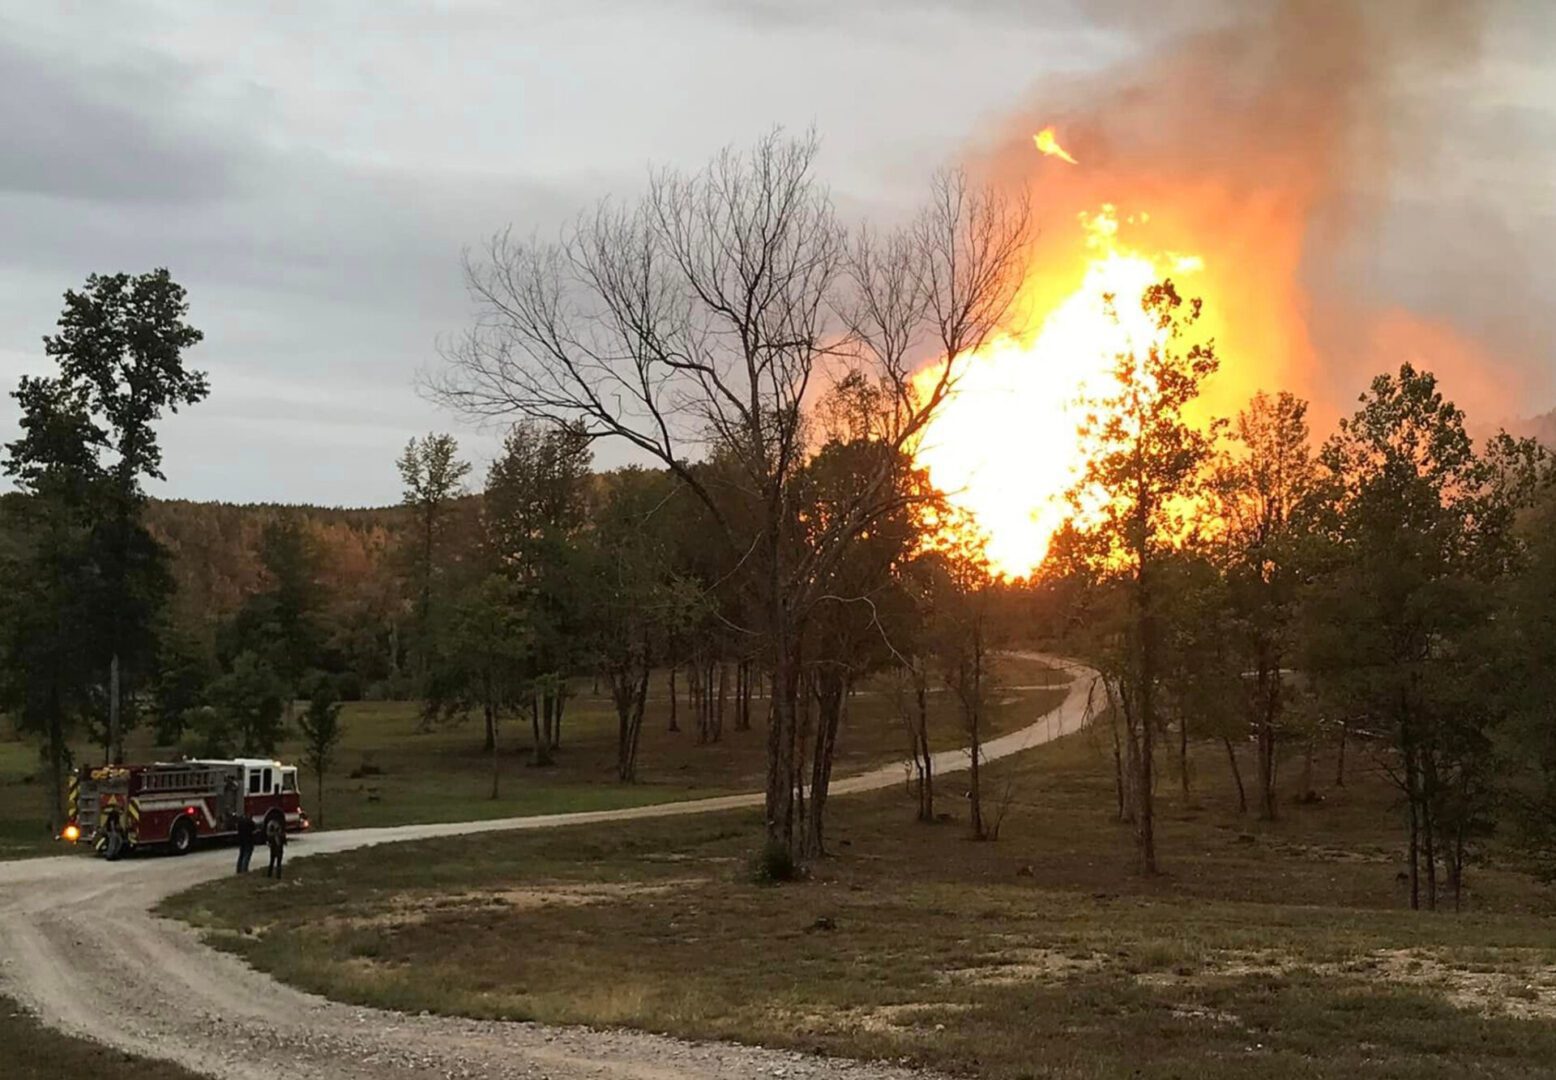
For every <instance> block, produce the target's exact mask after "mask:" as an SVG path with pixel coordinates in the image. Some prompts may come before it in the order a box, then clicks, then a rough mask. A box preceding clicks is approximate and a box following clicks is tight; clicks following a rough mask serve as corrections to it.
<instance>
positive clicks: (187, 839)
mask: <svg viewBox="0 0 1556 1080" xmlns="http://www.w3.org/2000/svg"><path fill="white" fill-rule="evenodd" d="M194 841H195V830H194V826H193V825H191V824H190V823H189V822H187V821H184V820H179V821H175V822H173V831H172V832H170V833H169V834H168V838H167V842H168V846H169V847H170V848H172V849H173V854H174V855H187V854H189V849H190V848H192V847H194Z"/></svg>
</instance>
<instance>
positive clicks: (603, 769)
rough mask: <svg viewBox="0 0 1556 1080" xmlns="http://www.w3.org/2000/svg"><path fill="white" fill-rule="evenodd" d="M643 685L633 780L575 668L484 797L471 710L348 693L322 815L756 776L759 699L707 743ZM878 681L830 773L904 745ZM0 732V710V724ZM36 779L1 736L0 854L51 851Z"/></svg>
mask: <svg viewBox="0 0 1556 1080" xmlns="http://www.w3.org/2000/svg"><path fill="white" fill-rule="evenodd" d="M998 664H999V668H998V673H999V679H1000V680H1001V681H1002V682H1004V683H1005V684H1006V685H1007V686H1010V687H1021V686H1027V687H1030V686H1038V685H1045V684H1047V683H1048V682H1050V681H1052V680H1054V679H1056V678H1057V677H1058V676H1057V675H1056V673H1054V672H1052V671H1050V670H1049V669H1048V668H1047V667H1046V666H1044V665H1042V664H1039V663H1036V662H1033V661H1030V660H1024V659H1021V658H1017V657H1001V658H1000V659H999V661H998ZM654 688H655V690H657V691H658V694H657V695H656V696H653V697H651V700H650V704H649V711H648V718H647V720H646V721H645V728H644V732H643V743H642V747H641V751H640V754H641V758H640V766H639V782H638V783H636V784H630V785H626V784H622V783H620V782H619V781H617V779H616V774H615V762H616V715H615V711H614V710H613V709H612V707H611V705H610V703H609V700H608V699H607V698H605V697H603V696H601V695H598V694H595V693H592V692H591V690H592V687H591V685H590V684H589V682H588V681H587V680H579V681H578V682H577V683H576V684H575V686H574V691H575V695H576V696H575V697H574V698H573V699H572V700H571V701H570V702H569V705H568V709H567V713H566V718H565V720H564V728H563V735H562V743H563V745H562V749H561V751H560V753H559V754H558V755H557V762H556V764H555V765H554V766H552V767H548V768H543V769H537V768H531V767H530V766H529V764H528V762H529V759H530V756H531V750H532V744H531V736H530V727H529V725H528V724H526V723H520V722H518V721H517V720H513V721H508V722H507V723H506V724H505V726H504V728H503V729H502V731H501V732H500V734H499V761H498V767H499V770H500V778H499V784H498V791H499V797H498V798H496V799H493V798H491V797H490V796H491V787H492V759H491V758H490V756H488V755H487V754H485V753H484V752H483V751H482V747H481V730H480V726H479V723H478V722H477V721H474V720H472V721H469V722H466V723H463V724H458V725H454V726H452V727H442V728H438V729H436V730H433V731H430V732H428V731H422V730H420V722H419V715H418V711H417V707H416V705H415V704H414V703H411V702H356V703H351V704H348V705H347V706H346V707H345V709H344V711H343V713H342V716H343V719H344V723H345V735H344V737H343V740H342V743H341V747H340V750H339V752H338V753H337V756H336V762H337V763H336V766H335V768H334V770H333V771H332V772H331V773H330V774H329V775H328V776H327V778H326V782H325V789H324V806H323V810H324V815H323V824H324V825H325V826H327V827H329V828H354V827H358V826H363V825H398V824H405V823H410V822H433V821H467V820H473V819H477V818H491V817H511V816H517V815H521V814H541V813H561V812H564V811H572V810H601V809H608V808H611V807H619V806H635V805H641V804H644V803H653V802H664V801H667V800H672V799H683V798H688V797H695V796H701V795H718V794H725V793H729V792H734V791H749V790H755V789H759V788H760V787H761V786H762V783H763V779H764V775H765V774H764V753H765V749H766V748H765V742H764V738H763V734H762V719H761V717H762V715H763V714H764V710H765V709H766V702H765V701H757V702H754V703H753V711H754V712H756V713H757V716H756V717H755V718H754V725H755V728H756V729H755V730H753V731H744V732H742V731H736V730H735V729H734V724H733V721H732V719H726V721H725V725H724V735H723V738H722V739H721V740H720V741H719V742H717V743H710V744H708V745H698V743H697V736H696V733H695V732H694V731H693V730H691V727H690V724H689V723H688V720H687V717H686V704H685V701H684V699H683V701H682V703H681V727H682V730H681V731H680V732H678V733H671V732H669V731H667V730H666V727H667V719H668V715H669V704H668V696H667V694H666V693H665V680H664V677H663V674H662V673H661V674H660V675H659V676H658V677H657V678H656V680H655V683H654ZM881 690H882V688H881V687H880V686H878V685H872V686H866V687H864V688H863V692H861V693H859V694H858V695H856V697H855V698H854V700H853V701H852V702H851V704H850V709H849V723H848V727H847V730H846V731H845V732H844V733H843V736H842V740H841V743H840V746H839V750H838V761H837V772H838V775H846V774H847V773H849V772H857V771H860V770H861V769H863V768H865V767H867V766H870V765H877V764H880V763H882V762H884V761H890V760H892V759H894V758H898V757H903V758H905V757H906V756H907V754H908V749H907V745H908V744H907V739H906V736H905V734H904V731H903V728H902V725H901V724H900V722H899V721H898V720H897V718H896V715H895V711H894V709H895V707H894V704H893V701H892V699H891V697H890V696H889V695H888V694H885V693H883V692H881ZM1032 693H1033V692H1032V691H1019V690H1012V691H1010V692H1009V696H1012V697H1018V698H1020V699H1021V700H1022V701H1023V702H1026V701H1028V699H1029V698H1030V696H1031V694H1032ZM1029 715H1031V710H1030V709H1029V708H1026V707H1024V706H1023V707H1022V708H1010V709H997V710H995V711H994V713H993V715H992V716H991V717H990V721H989V726H990V734H997V733H998V732H1000V731H1003V730H1007V729H1008V726H1010V725H1013V724H1017V723H1019V722H1024V720H1025V719H1026V718H1027V717H1028V716H1029ZM931 720H932V725H933V731H932V735H933V738H934V741H935V743H936V748H937V749H950V748H954V747H955V746H958V745H960V744H961V742H962V733H961V728H960V725H959V723H958V721H957V718H956V714H955V712H954V709H953V707H952V703H951V701H950V699H949V697H948V695H945V694H936V695H934V696H933V698H932V715H931ZM4 730H5V725H4V723H3V721H0V732H3V731H4ZM299 749H300V748H299V746H298V745H297V744H296V743H295V742H291V741H289V742H286V743H284V744H283V745H282V746H281V747H280V749H279V751H278V753H279V756H280V757H281V758H282V760H286V761H296V760H297V759H298V756H299ZM127 751H128V754H127V756H129V757H130V758H131V759H132V760H146V759H148V758H156V757H164V758H165V757H167V756H169V755H170V754H171V751H168V750H166V749H160V750H159V749H158V748H156V747H153V746H152V745H151V744H150V741H149V738H148V733H147V732H144V731H139V732H135V733H134V735H133V736H132V738H131V740H130V741H129V746H128V747H127ZM99 753H100V751H96V750H94V749H92V748H88V747H85V746H83V747H80V748H78V754H80V755H81V757H82V760H96V759H97V755H98V754H99ZM353 774H356V775H353ZM44 783H45V782H44V778H43V776H42V774H41V772H40V770H39V765H38V755H37V750H36V747H35V746H34V745H33V744H30V743H25V742H22V741H20V740H17V739H15V738H11V739H9V740H6V739H3V738H0V858H7V857H10V858H15V857H18V856H22V855H36V854H50V853H55V852H57V851H58V850H59V845H58V844H57V843H55V842H53V840H52V839H51V838H50V837H49V836H48V834H47V830H46V829H45V827H44V820H45V819H44V815H43V812H42V807H43V806H44V803H45V800H46V791H45V787H44ZM302 795H303V805H304V807H305V808H306V809H307V810H308V811H309V812H310V813H311V814H313V815H314V816H315V818H317V817H318V810H319V808H318V806H317V805H316V803H317V799H316V797H315V788H314V780H313V777H311V776H304V777H303V779H302Z"/></svg>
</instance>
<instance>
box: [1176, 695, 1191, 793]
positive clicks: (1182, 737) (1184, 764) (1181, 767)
mask: <svg viewBox="0 0 1556 1080" xmlns="http://www.w3.org/2000/svg"><path fill="white" fill-rule="evenodd" d="M1178 778H1179V780H1180V782H1181V783H1182V785H1183V801H1184V802H1185V803H1187V802H1188V801H1189V718H1188V717H1187V716H1180V717H1178Z"/></svg>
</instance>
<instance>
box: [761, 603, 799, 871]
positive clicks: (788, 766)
mask: <svg viewBox="0 0 1556 1080" xmlns="http://www.w3.org/2000/svg"><path fill="white" fill-rule="evenodd" d="M798 689H799V664H798V662H797V660H796V658H795V656H794V655H793V652H792V643H791V641H790V638H789V632H788V628H787V627H783V628H781V629H780V630H779V631H778V633H776V634H775V635H774V642H773V672H772V720H771V722H770V723H769V724H768V726H767V792H766V797H765V800H764V811H765V817H766V838H767V843H768V844H769V845H771V846H773V847H775V848H782V849H783V850H785V851H787V852H790V853H791V854H792V853H793V852H794V737H795V728H796V726H797V720H798V718H797V717H796V715H795V711H796V710H795V706H796V696H797V692H798Z"/></svg>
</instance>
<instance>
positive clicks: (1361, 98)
mask: <svg viewBox="0 0 1556 1080" xmlns="http://www.w3.org/2000/svg"><path fill="white" fill-rule="evenodd" d="M1165 7H1172V8H1174V12H1173V18H1174V19H1175V20H1176V21H1175V23H1174V25H1173V27H1171V28H1170V29H1169V30H1168V31H1167V32H1166V33H1165V34H1162V33H1161V32H1160V31H1161V21H1160V15H1159V10H1160V9H1161V8H1165ZM1142 9H1144V11H1145V14H1142ZM1100 10H1101V12H1102V14H1101V15H1100V18H1102V19H1103V20H1104V22H1105V24H1108V25H1110V26H1116V28H1117V29H1118V30H1119V31H1120V37H1121V38H1125V37H1133V38H1138V37H1139V36H1140V35H1141V34H1149V33H1152V32H1156V33H1157V34H1158V37H1157V42H1156V44H1154V45H1153V46H1152V47H1151V49H1150V51H1149V53H1148V55H1146V56H1144V57H1140V56H1131V57H1130V58H1128V59H1127V60H1125V61H1123V62H1121V63H1119V64H1118V65H1117V66H1115V67H1113V68H1111V69H1109V70H1106V71H1103V72H1101V73H1093V74H1088V75H1086V76H1084V77H1072V78H1068V79H1061V80H1046V81H1044V82H1043V83H1041V84H1040V85H1039V86H1038V87H1037V88H1036V89H1035V90H1034V92H1033V93H1032V94H1031V96H1030V105H1029V106H1028V107H1026V108H1024V109H1023V110H1022V111H1021V112H1020V113H1019V114H1017V115H1015V116H1013V117H1012V118H1011V119H1010V122H1009V123H1008V124H1004V125H1002V127H1001V129H1000V132H999V134H998V135H997V136H996V137H995V138H994V139H993V140H992V141H991V142H990V144H989V145H988V147H987V151H988V152H987V155H986V157H985V159H984V161H983V164H984V166H985V167H986V168H987V169H988V170H989V171H991V172H992V173H994V174H995V175H996V176H998V177H999V178H1001V179H1003V180H1006V181H1013V182H1017V183H1023V184H1026V185H1028V186H1029V188H1030V189H1031V191H1032V193H1033V199H1034V201H1035V203H1036V207H1037V212H1038V215H1039V220H1040V221H1041V222H1042V224H1043V237H1042V239H1041V241H1040V245H1041V247H1040V250H1039V254H1038V266H1037V270H1038V272H1040V273H1041V272H1044V268H1045V267H1048V268H1050V270H1051V271H1052V272H1056V273H1063V272H1064V271H1063V269H1062V268H1064V267H1066V266H1068V265H1071V264H1073V263H1075V262H1077V261H1079V259H1080V257H1081V249H1080V245H1081V244H1082V242H1083V241H1082V237H1081V235H1080V231H1079V230H1078V229H1077V228H1076V227H1075V217H1076V215H1077V214H1079V213H1081V212H1083V211H1091V210H1095V209H1096V208H1097V207H1098V205H1099V204H1102V203H1111V204H1114V205H1116V206H1117V207H1118V213H1119V216H1120V218H1121V219H1127V218H1128V217H1129V216H1130V215H1134V216H1135V217H1136V221H1135V223H1134V224H1133V225H1129V226H1125V227H1126V228H1128V229H1131V230H1133V231H1132V232H1131V233H1130V235H1129V236H1128V237H1126V239H1128V240H1130V241H1132V242H1135V243H1137V244H1138V245H1139V246H1141V247H1142V248H1146V247H1148V248H1151V249H1154V250H1158V251H1183V252H1192V253H1194V254H1197V255H1199V256H1201V257H1203V259H1204V261H1205V265H1206V272H1205V276H1204V279H1203V280H1202V281H1199V282H1197V281H1192V280H1189V281H1185V282H1184V283H1183V284H1184V286H1185V291H1187V292H1189V293H1202V294H1203V295H1204V296H1205V299H1206V302H1207V305H1208V306H1213V307H1215V308H1218V309H1219V310H1218V311H1216V312H1214V313H1213V314H1214V316H1215V319H1214V327H1215V331H1216V333H1217V336H1218V338H1219V342H1220V345H1221V348H1222V352H1223V364H1224V368H1225V370H1226V376H1225V377H1223V378H1221V379H1219V380H1218V383H1219V385H1218V386H1217V387H1215V388H1213V391H1212V392H1213V393H1214V394H1215V395H1217V397H1218V399H1219V400H1215V401H1213V402H1212V405H1213V407H1215V408H1216V409H1217V410H1218V411H1223V412H1224V411H1227V410H1229V409H1235V408H1236V407H1237V406H1238V405H1239V404H1240V403H1241V400H1242V398H1244V397H1245V396H1246V394H1247V393H1248V392H1251V391H1252V390H1253V389H1257V388H1260V387H1265V388H1275V387H1289V388H1291V389H1294V390H1297V391H1298V392H1301V393H1304V394H1306V395H1308V396H1310V397H1312V398H1313V399H1314V401H1315V408H1316V411H1317V413H1318V419H1319V420H1320V422H1327V420H1328V419H1329V418H1332V417H1333V416H1334V415H1335V414H1336V413H1337V412H1338V411H1340V410H1342V409H1345V410H1347V411H1348V408H1349V402H1350V401H1351V399H1352V398H1353V397H1354V395H1355V393H1356V392H1357V391H1359V390H1360V389H1361V388H1362V386H1363V385H1364V384H1365V381H1366V380H1367V378H1368V377H1370V376H1371V375H1372V374H1373V373H1375V372H1377V371H1379V370H1383V369H1385V368H1389V367H1393V366H1395V365H1397V364H1398V363H1399V362H1400V361H1402V360H1406V359H1410V360H1414V361H1417V362H1420V363H1422V364H1424V365H1426V366H1428V367H1431V368H1432V369H1433V370H1436V371H1438V373H1439V374H1440V375H1441V376H1442V377H1443V379H1444V382H1445V385H1446V386H1447V389H1448V391H1449V392H1450V394H1451V395H1453V396H1455V397H1456V398H1457V399H1458V400H1460V401H1461V403H1462V404H1464V405H1465V406H1466V407H1467V408H1469V409H1470V410H1471V411H1472V416H1473V417H1476V418H1479V419H1480V420H1482V421H1483V422H1496V421H1501V420H1503V419H1506V418H1508V417H1510V416H1514V415H1517V414H1518V412H1519V410H1520V408H1521V407H1522V406H1521V404H1520V402H1519V400H1518V397H1517V395H1516V393H1515V391H1517V390H1518V387H1517V384H1516V380H1517V378H1519V377H1521V374H1520V373H1522V374H1525V375H1527V374H1528V373H1529V372H1530V371H1531V369H1532V365H1530V364H1528V362H1527V361H1528V348H1529V347H1530V346H1531V344H1533V343H1531V342H1529V341H1527V340H1525V341H1520V340H1518V338H1517V335H1516V334H1509V335H1507V336H1506V338H1505V340H1501V341H1489V340H1488V339H1487V334H1486V331H1485V328H1486V326H1487V325H1497V322H1496V320H1494V319H1490V318H1487V319H1483V320H1480V321H1479V325H1473V324H1474V323H1475V322H1476V320H1475V319H1470V320H1465V319H1462V318H1457V316H1458V315H1460V314H1462V312H1463V311H1464V310H1466V309H1469V308H1471V307H1473V305H1470V304H1460V305H1459V308H1460V310H1459V311H1458V312H1449V311H1445V310H1440V309H1438V308H1437V307H1436V306H1435V305H1436V302H1437V299H1436V298H1442V297H1448V298H1458V299H1459V300H1463V299H1465V294H1464V293H1463V290H1464V289H1474V288H1476V284H1475V282H1473V281H1471V280H1469V277H1470V273H1469V271H1468V270H1466V269H1465V268H1463V267H1460V266H1458V265H1456V263H1455V262H1454V260H1452V259H1449V258H1447V257H1446V255H1445V254H1444V252H1443V251H1442V250H1441V248H1440V247H1436V246H1434V238H1438V237H1440V238H1443V239H1442V243H1443V244H1444V245H1447V246H1450V247H1451V246H1452V245H1451V243H1450V242H1449V241H1448V240H1447V239H1446V238H1447V237H1449V236H1450V235H1451V234H1452V235H1456V233H1455V230H1454V228H1453V227H1454V226H1456V225H1460V224H1462V223H1460V222H1455V221H1454V220H1453V219H1452V214H1453V212H1454V210H1453V208H1452V207H1451V206H1449V207H1441V208H1440V212H1441V213H1442V214H1444V215H1447V216H1446V217H1442V218H1439V217H1437V213H1436V212H1434V213H1431V214H1421V213H1420V207H1421V206H1423V205H1424V206H1432V205H1433V197H1434V196H1433V192H1432V179H1431V177H1432V173H1431V168H1432V163H1433V162H1434V161H1436V160H1437V159H1438V158H1439V156H1440V155H1441V154H1442V152H1443V150H1444V146H1443V140H1444V139H1446V138H1448V137H1449V135H1448V134H1447V132H1446V131H1445V129H1444V126H1443V124H1442V122H1441V117H1440V115H1439V110H1438V107H1437V98H1438V97H1440V96H1441V94H1443V93H1451V92H1452V88H1453V87H1455V86H1465V87H1473V85H1474V82H1475V72H1476V70H1477V66H1478V65H1479V63H1480V59H1481V51H1482V32H1483V28H1484V25H1485V23H1486V20H1487V17H1488V11H1487V9H1486V6H1485V5H1484V4H1481V3H1477V2H1469V0H1367V2H1361V0H1349V2H1348V0H1278V2H1271V3H1259V2H1254V0H1225V2H1211V0H1204V2H1199V3H1194V4H1189V5H1186V6H1185V5H1162V4H1153V5H1142V4H1139V3H1130V4H1128V5H1125V4H1122V3H1120V4H1104V5H1101V6H1100ZM1097 11H1098V6H1097V5H1088V6H1087V12H1088V14H1094V13H1096V12H1097ZM1147 20H1151V21H1150V22H1147ZM1444 88H1448V89H1446V90H1445V89H1444ZM1049 125H1053V126H1054V127H1055V129H1056V132H1057V136H1058V139H1059V140H1061V141H1062V143H1063V146H1064V148H1065V149H1066V150H1068V151H1069V152H1070V153H1071V154H1073V155H1074V157H1075V159H1076V161H1078V162H1079V165H1078V166H1074V167H1072V166H1070V165H1069V164H1067V163H1065V162H1061V161H1055V160H1051V159H1047V158H1044V157H1042V156H1041V155H1039V154H1038V153H1036V151H1035V149H1034V146H1033V136H1034V133H1037V132H1039V131H1041V130H1042V129H1044V128H1046V127H1048V126H1049ZM1142 214H1144V215H1148V220H1146V219H1145V218H1142V217H1141V216H1140V215H1142ZM1402 215H1419V218H1420V219H1419V220H1405V219H1402ZM1486 240H1487V242H1488V243H1493V244H1494V243H1496V238H1495V237H1487V238H1486ZM1423 260H1425V261H1427V262H1428V263H1432V264H1433V265H1431V266H1430V271H1431V273H1433V274H1436V275H1444V277H1438V278H1437V279H1435V280H1429V281H1426V280H1425V271H1426V270H1427V269H1428V267H1425V266H1422V265H1420V264H1421V262H1422V261H1423ZM1509 270H1510V275H1509V276H1510V277H1515V276H1516V272H1517V271H1516V267H1513V268H1509ZM1455 274H1462V275H1463V276H1464V278H1465V280H1464V281H1462V282H1459V281H1455V280H1453V276H1454V275H1455ZM1423 281H1424V282H1425V283H1424V284H1423ZM1482 292H1484V293H1485V296H1486V299H1485V302H1487V303H1493V302H1494V303H1496V304H1497V305H1499V306H1500V307H1502V308H1503V309H1504V310H1505V309H1506V308H1508V307H1510V306H1516V305H1517V304H1518V303H1519V302H1520V298H1519V297H1517V296H1516V295H1515V294H1514V293H1515V292H1516V290H1514V292H1509V291H1508V290H1507V288H1506V286H1504V288H1503V291H1502V292H1500V293H1495V292H1494V291H1489V292H1488V291H1485V290H1482ZM1524 411H1525V413H1527V411H1528V410H1527V408H1525V409H1524Z"/></svg>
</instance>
